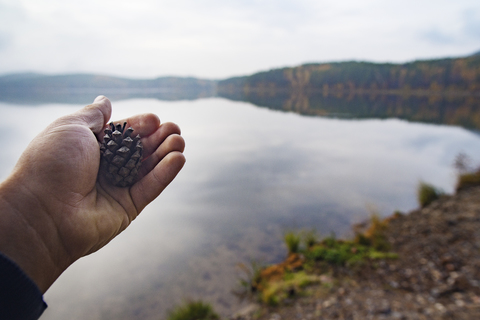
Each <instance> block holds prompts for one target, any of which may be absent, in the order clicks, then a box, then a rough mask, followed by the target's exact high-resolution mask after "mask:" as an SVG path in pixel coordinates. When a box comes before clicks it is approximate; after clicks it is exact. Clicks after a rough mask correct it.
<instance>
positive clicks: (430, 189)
mask: <svg viewBox="0 0 480 320" xmlns="http://www.w3.org/2000/svg"><path fill="white" fill-rule="evenodd" d="M440 195H441V192H440V191H439V190H438V189H437V188H435V187H434V186H432V185H431V184H427V183H424V182H420V184H419V185H418V189H417V197H418V203H419V204H420V206H421V207H422V208H424V207H426V206H428V205H429V204H430V203H432V202H433V201H435V200H437V199H438V198H440Z"/></svg>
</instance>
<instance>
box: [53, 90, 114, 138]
mask: <svg viewBox="0 0 480 320" xmlns="http://www.w3.org/2000/svg"><path fill="white" fill-rule="evenodd" d="M111 115H112V104H111V102H110V100H108V98H107V97H105V96H98V97H97V98H95V100H94V101H93V103H92V104H90V105H88V106H86V107H83V108H82V109H80V110H78V111H77V112H75V113H73V114H71V115H69V116H66V117H65V118H63V119H62V120H63V121H65V122H68V123H70V124H79V125H82V126H87V127H88V128H90V130H92V132H93V133H95V134H96V135H98V134H100V133H101V132H102V131H103V128H104V127H105V124H106V123H107V121H108V120H109V119H110V116H111Z"/></svg>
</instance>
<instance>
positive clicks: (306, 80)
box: [217, 53, 480, 96]
mask: <svg viewBox="0 0 480 320" xmlns="http://www.w3.org/2000/svg"><path fill="white" fill-rule="evenodd" d="M217 91H218V93H219V95H221V96H223V95H229V94H233V93H235V92H237V93H238V92H243V93H244V94H247V95H248V94H249V92H252V91H255V92H279V91H295V92H312V91H317V92H318V91H322V92H324V93H325V94H328V93H330V92H372V91H390V92H397V93H409V92H415V93H422V92H423V93H426V92H429V93H456V94H458V93H462V94H480V54H479V53H477V54H474V55H471V56H468V57H463V58H445V59H437V60H419V61H413V62H409V63H404V64H393V63H372V62H360V61H348V62H332V63H310V64H304V65H301V66H298V67H291V68H280V69H273V70H269V71H265V72H259V73H255V74H253V75H250V76H244V77H235V78H229V79H225V80H221V81H219V82H218V86H217Z"/></svg>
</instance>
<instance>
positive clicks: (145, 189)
mask: <svg viewBox="0 0 480 320" xmlns="http://www.w3.org/2000/svg"><path fill="white" fill-rule="evenodd" d="M184 164H185V157H184V155H183V154H182V153H180V152H176V151H174V152H171V153H169V154H167V155H166V156H165V157H163V159H162V160H161V161H160V162H159V163H158V164H157V165H156V166H155V168H153V170H151V171H150V172H149V173H148V174H147V175H146V176H144V177H143V178H142V179H141V180H140V181H138V182H137V183H135V184H134V185H133V186H132V187H131V189H130V194H131V196H132V199H133V203H134V204H135V207H136V208H137V212H138V213H140V211H142V210H143V208H145V206H146V205H147V204H149V203H150V202H152V201H153V200H154V199H155V198H156V197H158V195H159V194H160V193H162V191H163V190H164V189H165V188H166V187H167V186H168V184H169V183H170V182H172V180H173V179H174V178H175V177H176V175H177V174H178V172H179V171H180V170H181V169H182V167H183V165H184Z"/></svg>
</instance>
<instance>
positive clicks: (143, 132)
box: [113, 113, 160, 138]
mask: <svg viewBox="0 0 480 320" xmlns="http://www.w3.org/2000/svg"><path fill="white" fill-rule="evenodd" d="M124 122H126V123H127V128H128V127H132V128H133V130H134V131H133V133H132V135H134V136H136V135H137V134H139V135H140V137H142V138H143V137H148V136H149V135H151V134H152V133H154V132H155V131H156V130H157V129H158V127H159V126H160V119H159V118H158V116H157V115H156V114H153V113H146V114H140V115H136V116H133V117H129V118H127V119H122V120H118V121H113V123H115V124H116V123H121V124H123V123H124Z"/></svg>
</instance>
